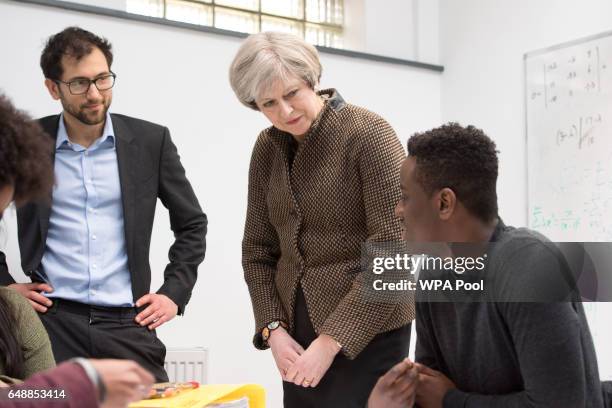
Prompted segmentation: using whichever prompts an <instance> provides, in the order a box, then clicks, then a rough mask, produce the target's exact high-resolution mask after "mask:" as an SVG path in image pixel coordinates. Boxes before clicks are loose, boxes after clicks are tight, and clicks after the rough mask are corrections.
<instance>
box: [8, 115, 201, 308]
mask: <svg viewBox="0 0 612 408" xmlns="http://www.w3.org/2000/svg"><path fill="white" fill-rule="evenodd" d="M111 117H112V120H113V130H114V133H115V138H116V139H115V140H116V149H117V162H118V165H119V179H120V183H121V195H122V201H123V217H124V224H125V243H126V249H127V257H128V267H129V270H130V276H131V278H132V294H133V297H134V301H136V300H137V299H138V298H140V297H141V296H143V295H145V294H147V293H149V292H150V286H151V266H150V265H149V248H150V244H151V230H152V228H153V219H154V217H155V205H156V204H157V199H158V198H159V199H160V200H161V202H162V204H163V205H164V206H165V207H166V208H167V209H168V211H169V213H170V226H171V228H172V231H173V232H174V236H175V241H174V244H172V246H171V247H170V251H169V254H168V256H169V258H170V263H169V264H168V265H167V266H166V270H165V271H164V283H163V285H162V286H161V288H160V289H159V290H158V291H157V293H160V294H164V295H166V296H168V297H169V298H170V299H172V300H173V301H174V303H176V304H177V305H178V307H179V313H183V310H184V307H185V305H186V304H187V302H188V301H189V298H190V297H191V291H192V289H193V286H194V285H195V282H196V278H197V270H198V265H199V264H200V263H201V262H202V261H203V260H204V253H205V250H206V240H205V237H206V226H207V219H206V215H205V214H204V213H203V212H202V209H201V208H200V205H199V203H198V199H197V198H196V196H195V194H194V192H193V189H192V188H191V184H190V183H189V181H188V180H187V178H186V176H185V169H184V168H183V166H182V165H181V161H180V158H179V155H178V152H177V150H176V146H175V145H174V144H173V143H172V140H171V139H170V132H169V131H168V128H166V127H163V126H159V125H156V124H154V123H151V122H146V121H144V120H140V119H135V118H131V117H128V116H124V115H117V114H111ZM59 119H60V116H59V115H54V116H47V117H45V118H42V119H40V120H39V123H40V125H41V126H42V128H43V129H44V130H45V131H46V132H47V133H48V134H49V135H50V136H51V137H52V138H53V139H54V140H55V139H56V138H57V129H58V126H59ZM53 152H54V154H55V149H53ZM50 202H51V200H49V201H48V202H47V203H44V202H38V203H31V204H27V205H25V206H23V207H21V208H19V209H18V210H17V225H18V235H19V248H20V250H21V266H22V267H23V270H24V272H25V274H26V275H28V276H30V277H31V278H32V279H36V275H35V274H34V272H35V271H36V270H37V269H38V268H39V267H40V263H41V260H42V257H43V254H44V251H45V242H46V239H47V231H48V228H49V216H50V213H51V207H50V205H49V203H50ZM14 282H15V281H14V279H13V278H12V277H11V275H10V274H9V272H8V267H7V265H6V260H5V257H4V254H2V253H0V284H3V285H8V284H11V283H14Z"/></svg>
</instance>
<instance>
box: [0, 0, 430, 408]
mask: <svg viewBox="0 0 612 408" xmlns="http://www.w3.org/2000/svg"><path fill="white" fill-rule="evenodd" d="M74 24H77V25H80V26H82V27H83V28H86V29H89V30H92V31H94V32H97V33H99V34H101V35H103V36H105V37H107V38H108V39H109V40H111V41H112V42H113V46H114V51H115V63H114V65H113V70H114V71H116V72H117V74H118V79H117V84H116V87H115V88H114V91H113V92H114V101H113V105H112V108H111V110H112V111H114V112H120V113H124V114H127V115H132V116H136V117H141V118H144V119H148V120H151V121H154V122H158V123H162V124H164V125H167V126H168V127H169V128H170V130H171V132H172V136H173V139H174V141H175V143H176V144H177V146H178V149H179V152H180V154H181V158H182V162H183V165H184V166H185V168H186V169H187V175H188V177H189V178H190V180H191V182H192V184H193V186H194V188H195V191H196V194H197V195H198V197H199V199H200V201H201V204H202V206H203V208H204V211H205V212H206V213H207V215H208V217H209V234H208V251H207V256H206V260H205V261H204V264H203V265H202V266H201V267H200V278H199V280H198V283H197V285H196V288H195V290H194V293H193V297H192V299H191V302H190V303H189V305H188V307H187V310H186V314H185V316H184V317H180V318H177V319H175V320H174V321H172V322H171V323H169V324H168V325H166V326H164V327H162V328H161V329H160V330H159V333H160V336H161V337H162V339H163V340H164V342H165V343H166V345H167V346H168V347H192V346H203V347H205V348H207V349H209V350H210V367H209V378H210V381H211V382H215V383H226V382H256V383H260V384H262V385H264V386H265V387H266V389H267V391H268V396H269V404H270V405H269V406H271V407H277V406H281V402H280V401H281V387H280V381H279V379H278V376H277V374H276V372H275V369H274V364H273V361H272V356H271V354H270V353H269V352H259V351H256V350H255V349H254V348H253V347H252V345H251V337H252V331H253V318H252V313H251V303H250V300H249V296H248V293H247V289H246V285H245V284H244V282H243V279H242V268H241V266H240V243H241V239H242V229H243V223H244V213H245V206H246V187H247V168H248V162H249V159H250V152H251V147H252V145H253V143H254V141H255V137H256V135H257V134H258V132H259V130H261V129H262V128H263V127H265V126H267V124H266V121H265V118H264V117H263V116H262V115H261V114H259V113H257V112H254V111H250V110H248V109H246V108H244V107H242V105H240V104H239V103H238V102H237V101H236V100H235V98H234V96H233V94H232V92H231V89H230V87H229V84H228V81H227V69H228V66H229V64H230V61H231V58H232V57H233V54H234V53H235V52H236V50H237V48H238V46H239V43H240V41H239V40H237V39H233V38H228V37H221V36H215V35H211V34H205V33H199V32H194V31H189V30H184V29H177V28H172V27H165V26H160V25H154V24H149V23H137V22H133V21H126V20H121V19H116V18H111V17H101V16H95V15H91V14H82V13H76V12H69V11H65V10H60V9H56V8H49V7H44V6H34V5H27V4H21V3H17V2H12V1H6V0H0V49H1V50H2V53H3V59H2V63H0V89H2V90H3V92H5V93H6V94H8V95H9V96H10V97H11V98H12V99H13V102H14V103H15V104H16V105H17V106H19V107H21V108H23V109H25V110H27V111H29V112H30V113H31V114H32V115H34V116H42V115H48V114H53V113H57V112H59V110H60V107H59V105H58V104H57V103H55V102H54V101H52V100H51V98H50V97H49V96H48V94H47V92H46V90H45V89H44V86H43V77H42V74H41V72H40V68H39V67H38V59H39V57H40V52H41V50H42V46H43V44H44V40H45V39H46V38H47V37H48V36H49V35H51V34H53V33H55V32H57V31H60V30H61V29H63V28H64V27H66V26H68V25H74ZM321 57H322V62H323V66H324V71H323V81H322V86H324V87H325V86H334V87H337V88H338V89H339V90H340V91H341V92H342V94H343V96H344V97H345V98H346V99H347V101H349V102H352V103H355V104H359V105H362V106H366V107H368V108H369V109H371V110H373V111H375V112H378V113H379V114H381V115H382V116H383V117H385V118H387V119H388V120H389V122H390V123H391V124H392V125H393V126H394V128H395V129H396V131H397V132H398V134H399V135H400V137H401V139H402V142H403V143H404V144H405V140H406V139H407V138H408V136H409V135H411V134H412V133H413V132H415V131H417V130H422V129H426V128H431V127H433V126H436V125H437V124H438V123H439V122H440V74H439V73H435V72H431V71H424V70H419V69H414V68H409V67H404V66H397V65H389V64H381V63H374V62H370V61H365V60H358V59H352V58H347V57H339V56H332V55H325V54H324V55H322V56H321ZM8 228H9V240H8V241H9V244H8V245H9V246H8V250H7V252H8V257H9V267H10V270H11V271H12V272H13V274H14V275H15V276H18V277H19V278H20V280H22V281H25V277H24V276H23V275H21V274H20V272H19V270H20V268H19V255H18V249H17V246H16V239H15V235H16V233H15V231H16V227H15V223H14V219H13V220H12V221H10V222H9V224H8ZM171 241H172V235H171V232H170V229H169V223H168V217H167V213H166V212H165V210H164V209H163V207H162V206H161V204H160V205H159V210H158V214H157V218H156V224H155V226H154V232H153V242H152V249H151V266H152V271H153V276H154V281H153V288H154V289H155V288H157V287H159V285H160V283H161V276H162V272H163V269H164V266H165V264H166V262H167V255H166V254H167V250H168V247H169V245H170V243H171Z"/></svg>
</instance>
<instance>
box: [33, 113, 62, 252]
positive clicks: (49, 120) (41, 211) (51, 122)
mask: <svg viewBox="0 0 612 408" xmlns="http://www.w3.org/2000/svg"><path fill="white" fill-rule="evenodd" d="M60 118H61V116H60V115H53V116H47V117H45V118H42V119H40V120H39V121H38V123H39V124H40V126H41V127H42V128H43V130H44V131H45V133H47V134H48V135H49V136H50V137H51V140H53V147H52V149H51V161H52V162H53V163H55V141H56V140H57V129H58V127H59V121H60ZM51 194H52V193H50V195H49V197H48V201H47V202H42V203H38V204H37V205H36V207H37V209H38V211H37V212H38V220H39V225H40V235H41V237H42V241H41V242H47V232H48V231H49V217H50V216H51V204H52V201H53V196H52V195H51Z"/></svg>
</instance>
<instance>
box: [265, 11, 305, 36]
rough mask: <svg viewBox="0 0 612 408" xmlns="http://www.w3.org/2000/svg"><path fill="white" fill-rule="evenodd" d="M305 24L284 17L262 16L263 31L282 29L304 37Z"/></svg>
mask: <svg viewBox="0 0 612 408" xmlns="http://www.w3.org/2000/svg"><path fill="white" fill-rule="evenodd" d="M303 27H304V25H303V23H300V22H299V21H291V20H285V19H284V18H274V17H266V16H262V17H261V31H281V32H285V33H291V34H295V35H297V36H299V37H302V36H303V35H304V34H303V33H304V28H303Z"/></svg>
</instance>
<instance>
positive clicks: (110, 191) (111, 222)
mask: <svg viewBox="0 0 612 408" xmlns="http://www.w3.org/2000/svg"><path fill="white" fill-rule="evenodd" d="M112 62H113V54H112V52H111V45H110V43H108V42H107V41H106V40H105V39H102V38H100V37H98V36H96V35H95V34H93V33H91V32H88V31H85V30H82V29H80V28H78V27H69V28H66V29H65V30H63V31H61V32H60V33H58V34H55V35H53V36H52V37H50V39H49V40H48V42H47V44H46V46H45V49H44V50H43V53H42V56H41V68H42V70H43V73H44V75H45V78H46V79H45V85H46V87H47V89H48V90H49V93H50V95H51V97H52V98H53V99H55V100H59V101H60V102H61V104H62V107H63V112H62V113H61V114H60V115H54V116H48V117H45V118H42V119H40V120H39V123H40V125H41V126H42V127H43V129H44V130H45V131H46V132H47V133H48V134H49V135H51V136H52V137H53V138H54V139H55V149H54V171H55V180H56V184H55V188H54V190H53V193H52V197H51V199H50V201H49V202H47V203H43V202H41V203H36V204H29V205H26V206H24V207H22V208H20V209H19V210H18V211H17V221H18V227H19V228H18V232H19V245H20V250H21V258H22V267H23V270H24V272H25V273H26V275H28V276H29V277H30V278H31V279H32V282H33V283H26V284H23V283H15V281H14V280H13V278H12V277H11V276H10V275H9V274H8V273H6V272H5V273H4V274H1V275H0V283H2V284H5V285H9V286H11V287H12V288H14V289H15V290H17V291H19V292H20V293H22V294H23V295H24V296H25V297H26V298H27V299H28V300H29V301H30V303H31V304H32V306H33V307H34V309H36V310H37V311H38V312H39V313H40V316H41V319H42V321H43V323H44V325H45V327H46V329H47V331H48V332H49V336H50V338H51V343H52V346H53V352H54V355H55V358H56V360H57V361H58V362H59V361H64V360H67V359H70V358H72V357H94V358H121V359H131V360H135V361H137V362H138V363H140V364H141V365H142V366H143V367H144V368H146V369H147V370H149V371H150V372H151V373H153V374H154V376H155V378H156V380H157V381H166V380H167V375H166V372H165V370H164V357H165V347H164V345H163V343H162V342H161V341H160V340H159V339H158V338H157V336H156V334H155V329H156V328H157V327H159V326H160V325H162V324H164V323H166V322H168V321H170V320H172V319H173V318H174V317H175V316H176V315H177V314H182V313H183V311H184V308H185V305H186V304H187V302H188V300H189V298H190V296H191V291H192V289H193V286H194V284H195V281H196V277H197V268H198V265H199V264H200V263H201V262H202V260H203V258H204V252H205V235H206V225H207V221H206V216H205V215H204V213H203V212H202V210H201V208H200V205H199V203H198V200H197V198H196V196H195V194H194V192H193V189H192V188H191V185H190V183H189V181H188V180H187V178H186V176H185V170H184V169H183V166H182V165H181V162H180V159H179V156H178V153H177V150H176V147H175V146H174V144H173V143H172V140H171V139H170V134H169V132H168V129H167V128H165V127H162V126H159V125H156V124H153V123H150V122H145V121H143V120H139V119H134V118H130V117H127V116H124V115H118V114H110V113H109V112H108V109H109V107H110V104H111V101H112V88H113V85H114V84H115V79H116V75H115V73H113V72H112V71H111V65H112ZM157 198H159V199H161V201H162V203H163V204H164V206H165V207H166V208H167V209H168V211H169V213H170V224H171V228H172V231H173V233H174V236H175V242H174V244H173V245H172V246H171V248H170V252H169V257H170V263H169V264H168V265H167V266H166V269H165V271H164V283H163V285H162V286H161V288H159V289H158V290H157V292H156V293H150V283H151V269H150V265H149V244H150V241H151V230H152V225H153V220H154V215H155V206H156V202H157ZM0 260H3V257H0ZM2 266H4V268H3V267H2ZM3 270H4V271H6V270H7V268H6V266H5V265H0V271H3Z"/></svg>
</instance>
